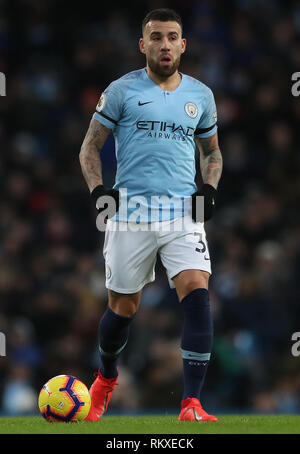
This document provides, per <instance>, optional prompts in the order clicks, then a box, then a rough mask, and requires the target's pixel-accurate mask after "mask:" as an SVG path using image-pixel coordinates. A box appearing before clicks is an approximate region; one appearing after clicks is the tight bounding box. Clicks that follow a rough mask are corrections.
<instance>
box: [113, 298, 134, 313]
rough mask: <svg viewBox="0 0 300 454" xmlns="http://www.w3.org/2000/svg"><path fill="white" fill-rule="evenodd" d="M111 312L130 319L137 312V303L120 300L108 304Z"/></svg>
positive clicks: (129, 300)
mask: <svg viewBox="0 0 300 454" xmlns="http://www.w3.org/2000/svg"><path fill="white" fill-rule="evenodd" d="M109 307H110V308H111V310H112V311H113V312H115V313H116V314H118V315H121V316H122V317H132V316H133V315H134V314H135V313H136V312H137V310H138V303H137V302H136V301H135V300H131V299H126V300H124V298H121V299H119V300H113V301H110V302H109Z"/></svg>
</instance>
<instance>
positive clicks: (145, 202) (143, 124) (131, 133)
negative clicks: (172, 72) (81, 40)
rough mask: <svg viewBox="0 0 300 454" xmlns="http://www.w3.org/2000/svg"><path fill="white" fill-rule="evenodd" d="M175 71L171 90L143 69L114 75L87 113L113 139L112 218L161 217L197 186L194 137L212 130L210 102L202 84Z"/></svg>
mask: <svg viewBox="0 0 300 454" xmlns="http://www.w3.org/2000/svg"><path fill="white" fill-rule="evenodd" d="M180 74H181V73H180ZM181 76H182V79H181V82H180V84H179V85H178V87H177V88H176V89H175V90H173V91H164V90H162V89H161V88H160V87H159V86H158V85H157V84H156V83H154V82H153V81H152V80H151V79H150V77H149V76H148V73H147V71H146V69H145V68H143V69H140V70H137V71H133V72H130V73H128V74H126V75H125V76H123V77H121V78H120V79H117V80H115V81H114V82H112V83H111V84H110V85H109V86H108V87H107V88H106V90H105V91H104V92H103V93H102V95H101V98H100V100H99V102H98V104H97V107H96V112H95V113H94V115H93V118H94V119H96V120H98V121H99V122H100V123H101V124H103V125H104V126H106V127H107V128H109V129H111V130H112V132H113V135H114V139H115V150H116V159H117V172H116V179H115V185H114V188H115V189H118V190H120V193H121V205H120V209H119V212H118V213H117V218H116V219H119V220H122V221H129V222H152V221H165V220H169V219H173V218H176V217H180V216H183V214H184V212H186V211H185V210H186V209H189V207H190V203H191V197H190V196H191V195H192V194H193V193H194V192H195V191H197V187H196V184H195V170H196V169H195V143H194V136H197V137H201V138H205V137H210V136H212V135H213V134H215V133H216V131H217V126H216V105H215V101H214V97H213V94H212V91H211V90H210V89H209V88H208V87H207V86H206V85H204V84H203V83H201V82H199V81H198V80H196V79H194V78H193V77H190V76H187V75H185V74H181Z"/></svg>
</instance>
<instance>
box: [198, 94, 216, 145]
mask: <svg viewBox="0 0 300 454" xmlns="http://www.w3.org/2000/svg"><path fill="white" fill-rule="evenodd" d="M216 132H217V108H216V103H215V99H214V95H213V92H212V91H211V90H210V89H209V88H207V95H206V103H205V108H204V111H203V113H202V115H201V117H200V120H199V123H198V125H197V128H196V130H195V136H197V137H201V138H206V137H210V136H212V135H214V134H215V133H216Z"/></svg>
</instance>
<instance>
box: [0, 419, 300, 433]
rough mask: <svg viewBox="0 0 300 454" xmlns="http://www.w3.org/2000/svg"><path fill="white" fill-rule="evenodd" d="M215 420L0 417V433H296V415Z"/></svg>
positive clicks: (299, 429) (298, 421)
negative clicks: (75, 419) (52, 420)
mask: <svg viewBox="0 0 300 454" xmlns="http://www.w3.org/2000/svg"><path fill="white" fill-rule="evenodd" d="M218 417H219V420H218V421H217V422H190V421H186V422H180V423H179V422H177V416H176V415H174V416H105V417H104V418H103V419H102V420H101V421H100V422H84V421H82V422H77V423H76V422H75V423H58V422H57V423H56V422H52V423H49V422H47V421H45V420H44V419H43V418H42V417H40V416H36V417H0V434H67V435H70V434H76V435H78V434H82V435H89V434H98V435H99V434H103V435H104V434H105V435H116V434H117V435H121V434H156V435H159V434H174V435H177V434H300V415H270V416H269V415H267V416H266V415H250V416H249V415H240V416H237V415H234V416H231V415H224V416H222V415H221V416H220V415H219V416H218Z"/></svg>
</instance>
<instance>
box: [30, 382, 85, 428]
mask: <svg viewBox="0 0 300 454" xmlns="http://www.w3.org/2000/svg"><path fill="white" fill-rule="evenodd" d="M38 405H39V409H40V412H41V414H42V416H43V417H44V418H45V419H46V420H47V421H58V422H71V421H83V420H84V419H85V418H86V417H87V415H88V413H89V411H90V406H91V397H90V394H89V391H88V389H87V387H86V386H85V384H84V383H83V382H82V381H80V380H78V379H77V378H76V377H73V376H72V375H58V376H56V377H53V378H51V379H50V380H48V381H47V383H45V384H44V386H43V387H42V389H41V391H40V394H39V399H38Z"/></svg>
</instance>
